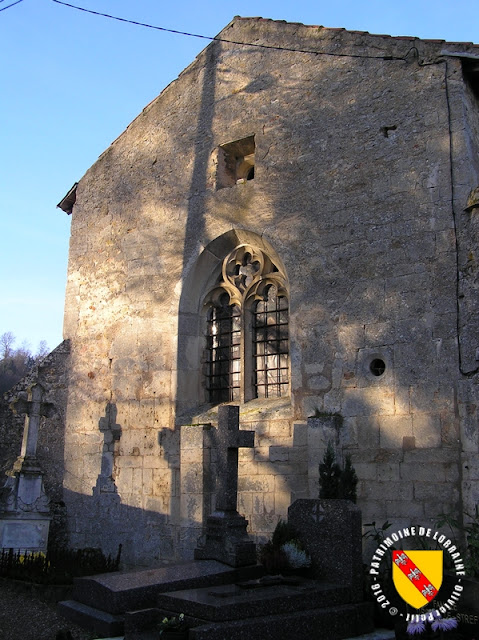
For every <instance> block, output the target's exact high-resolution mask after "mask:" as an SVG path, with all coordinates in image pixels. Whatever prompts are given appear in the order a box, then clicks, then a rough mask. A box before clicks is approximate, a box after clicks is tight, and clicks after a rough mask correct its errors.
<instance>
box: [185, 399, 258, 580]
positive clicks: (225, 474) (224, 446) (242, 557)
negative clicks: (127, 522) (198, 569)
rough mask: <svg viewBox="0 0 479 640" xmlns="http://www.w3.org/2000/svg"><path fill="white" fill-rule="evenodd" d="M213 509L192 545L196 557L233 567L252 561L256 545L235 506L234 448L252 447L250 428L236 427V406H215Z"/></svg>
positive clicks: (235, 452) (236, 480)
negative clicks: (195, 542) (214, 505)
mask: <svg viewBox="0 0 479 640" xmlns="http://www.w3.org/2000/svg"><path fill="white" fill-rule="evenodd" d="M216 445H217V456H218V461H217V469H218V472H217V481H216V509H215V511H214V513H213V514H211V515H210V516H208V518H207V520H206V531H205V533H204V535H202V536H201V537H200V538H199V540H198V546H197V548H196V549H195V558H196V559H197V560H205V559H208V560H218V561H219V562H224V563H225V564H228V565H231V566H233V567H240V566H246V565H249V564H254V563H255V562H256V545H255V543H254V542H253V541H252V540H251V539H250V537H249V536H248V533H247V532H246V528H247V526H248V521H247V520H246V518H244V517H243V516H241V515H240V514H239V513H238V511H237V510H236V505H237V500H238V449H239V448H240V447H254V431H240V429H239V407H237V406H231V405H226V406H221V407H219V409H218V429H217V430H216Z"/></svg>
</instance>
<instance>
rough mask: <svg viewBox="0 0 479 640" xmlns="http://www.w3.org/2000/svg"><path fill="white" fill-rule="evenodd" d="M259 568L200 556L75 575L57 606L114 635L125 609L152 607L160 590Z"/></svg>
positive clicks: (226, 579) (243, 576) (249, 574)
mask: <svg viewBox="0 0 479 640" xmlns="http://www.w3.org/2000/svg"><path fill="white" fill-rule="evenodd" d="M262 572H263V569H262V567H260V566H257V565H254V566H251V567H244V568H240V569H234V568H232V567H229V566H226V565H224V564H222V563H221V562H217V561H216V560H200V561H195V562H185V563H182V564H175V565H169V566H165V567H158V568H154V569H144V570H141V571H124V572H118V573H105V574H100V575H97V576H89V577H84V578H76V579H75V583H74V587H73V593H72V599H71V600H67V601H63V602H61V603H59V609H60V610H61V613H62V615H64V616H65V617H66V618H68V619H71V620H73V621H77V622H78V623H79V624H82V625H83V626H85V627H87V628H89V629H93V630H94V631H96V632H97V633H104V634H105V633H110V634H112V635H115V634H117V633H118V629H121V630H123V624H124V614H125V612H127V611H135V610H142V609H148V608H149V607H155V606H156V599H157V597H158V595H159V594H160V593H165V592H169V591H175V590H181V589H189V588H196V587H201V586H207V585H208V586H214V585H221V584H227V583H230V582H235V581H238V580H248V579H253V578H257V577H258V576H260V575H262ZM105 615H106V616H107V617H105ZM80 620H81V621H80ZM108 625H110V626H108Z"/></svg>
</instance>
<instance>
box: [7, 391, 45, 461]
mask: <svg viewBox="0 0 479 640" xmlns="http://www.w3.org/2000/svg"><path fill="white" fill-rule="evenodd" d="M44 392H45V390H44V388H43V387H42V386H41V385H40V384H38V383H37V384H34V385H33V386H32V387H31V389H30V391H29V394H28V400H25V399H24V398H19V399H18V400H17V401H16V402H15V403H14V410H15V412H16V413H25V414H26V415H25V428H24V430H23V442H22V450H21V453H20V458H21V459H25V458H36V455H37V443H38V432H39V429H40V421H41V418H42V416H47V417H48V416H51V415H52V413H53V405H52V404H50V403H48V402H42V400H43V395H44Z"/></svg>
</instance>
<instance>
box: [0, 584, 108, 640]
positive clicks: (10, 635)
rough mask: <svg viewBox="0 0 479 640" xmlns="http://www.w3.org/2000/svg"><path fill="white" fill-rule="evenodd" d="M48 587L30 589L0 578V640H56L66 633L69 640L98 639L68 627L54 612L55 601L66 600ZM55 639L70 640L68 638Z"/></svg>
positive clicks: (81, 630) (79, 628) (84, 631)
mask: <svg viewBox="0 0 479 640" xmlns="http://www.w3.org/2000/svg"><path fill="white" fill-rule="evenodd" d="M68 595H69V594H68V591H64V592H63V593H60V592H58V591H53V590H52V589H49V588H48V587H41V586H34V587H33V586H31V585H26V584H22V583H21V582H17V581H13V580H7V579H5V578H0V640H57V635H58V632H59V631H60V632H61V631H65V632H66V631H67V630H69V631H70V633H71V638H73V640H94V639H95V638H98V636H97V635H96V634H94V633H92V632H89V631H86V630H85V629H82V628H81V627H78V626H77V625H74V624H72V623H71V622H69V621H68V620H66V619H65V618H64V617H63V616H60V615H59V614H57V612H56V599H60V600H61V599H67V598H68ZM58 638H62V640H67V638H68V640H70V636H68V634H66V635H65V634H60V635H58Z"/></svg>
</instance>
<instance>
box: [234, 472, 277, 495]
mask: <svg viewBox="0 0 479 640" xmlns="http://www.w3.org/2000/svg"><path fill="white" fill-rule="evenodd" d="M273 490H274V476H272V475H257V476H253V477H249V476H239V477H238V491H239V492H250V491H252V492H253V493H259V492H268V491H273Z"/></svg>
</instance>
